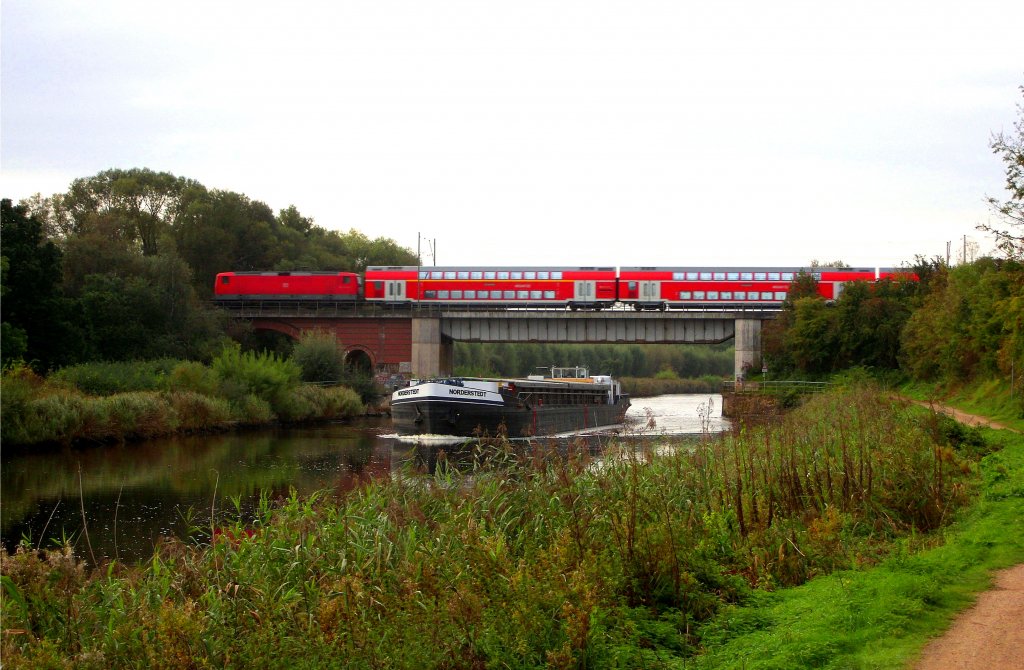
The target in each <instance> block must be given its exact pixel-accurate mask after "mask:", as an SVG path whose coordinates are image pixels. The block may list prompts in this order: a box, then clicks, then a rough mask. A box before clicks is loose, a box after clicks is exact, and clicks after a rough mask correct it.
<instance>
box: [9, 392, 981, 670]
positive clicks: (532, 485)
mask: <svg viewBox="0 0 1024 670" xmlns="http://www.w3.org/2000/svg"><path fill="white" fill-rule="evenodd" d="M941 434H943V432H942V431H941V430H935V428H934V426H932V425H931V424H930V420H928V419H924V420H923V419H921V418H920V416H919V415H917V414H916V413H915V411H914V410H911V409H909V408H908V407H906V406H902V405H895V404H893V403H892V402H890V401H888V400H887V399H886V398H885V396H884V395H883V394H881V393H877V392H874V391H871V390H865V389H858V390H841V391H836V392H832V393H829V394H825V395H822V396H820V397H816V398H813V399H811V400H810V401H808V403H807V404H806V405H804V406H802V407H800V408H798V409H797V410H795V411H794V412H792V413H791V414H790V415H788V416H787V417H785V418H784V419H783V420H782V421H780V422H779V423H778V424H773V425H770V426H762V427H759V428H756V429H751V430H749V431H744V432H741V433H738V434H733V435H729V436H724V437H723V438H721V439H717V438H710V437H709V438H708V439H706V440H704V441H701V442H699V443H698V444H696V445H694V444H692V443H690V444H681V445H679V447H678V448H675V449H664V448H661V447H663V444H662V443H661V442H658V443H657V446H658V448H657V449H655V448H654V446H655V441H654V440H653V439H650V440H647V439H646V438H643V437H642V436H641V444H642V445H643V444H646V445H647V447H643V448H641V449H640V450H639V451H638V450H637V449H636V448H635V447H634V446H629V447H625V446H623V447H616V446H615V445H612V446H611V447H609V449H608V450H607V451H606V452H605V453H604V454H603V455H602V457H601V460H600V461H597V462H595V461H593V460H591V459H590V457H589V456H587V454H588V453H589V452H588V451H587V450H586V449H580V450H579V453H578V454H577V453H575V451H573V450H571V453H570V454H569V455H568V456H565V455H563V456H557V455H554V454H548V453H546V451H545V450H544V449H543V448H542V447H536V450H535V451H533V452H530V453H526V454H523V453H522V451H521V450H518V451H514V450H512V449H511V448H510V447H509V446H508V445H506V444H500V443H499V444H498V445H492V446H490V447H487V448H486V449H487V450H486V451H484V449H485V448H484V447H482V446H481V447H479V449H480V451H479V452H478V455H486V457H487V458H486V460H484V459H477V460H476V461H474V462H475V463H476V465H475V466H474V467H472V469H470V470H469V471H467V472H459V471H457V470H455V469H454V468H451V467H446V466H445V462H444V461H443V460H442V462H441V464H440V465H439V466H438V468H437V470H436V471H435V473H434V474H433V475H431V476H425V477H396V478H393V479H391V480H388V481H382V482H376V483H371V484H368V485H367V486H366V487H364V488H362V489H359V490H357V491H354V492H351V493H349V494H346V495H345V496H344V497H341V498H340V499H339V498H333V497H328V496H326V495H323V496H314V497H312V498H310V499H306V500H300V499H297V498H292V499H290V500H288V501H286V502H284V503H283V504H281V505H279V506H276V507H274V506H271V505H270V504H269V503H268V502H267V501H264V503H263V504H262V505H261V507H260V510H259V512H258V513H257V515H256V519H255V521H253V522H251V523H242V522H241V521H239V522H237V523H235V524H234V525H229V526H227V527H220V528H218V529H215V530H214V532H212V533H211V534H212V535H213V537H214V538H215V539H214V540H213V541H212V542H211V543H209V544H205V545H203V546H198V545H196V546H193V545H186V544H181V543H168V544H166V545H164V546H163V547H161V548H160V549H159V550H158V551H157V553H156V554H155V555H154V557H153V559H152V561H151V562H150V563H149V564H148V565H146V566H143V567H139V568H125V567H122V566H111V567H109V568H107V569H105V570H97V571H95V572H94V573H93V574H88V573H87V572H86V570H85V568H84V567H83V565H82V564H81V563H80V562H78V561H77V560H76V559H75V557H74V556H73V555H72V554H71V550H70V549H69V548H67V547H64V548H57V549H54V550H50V551H45V552H36V551H32V550H30V548H28V547H23V548H22V549H20V550H19V551H18V552H17V553H16V554H15V555H13V556H8V557H5V558H4V560H3V566H2V573H3V575H4V577H3V580H4V588H5V591H6V594H5V595H6V598H5V601H4V627H5V629H7V630H8V632H10V631H16V632H15V633H14V634H6V635H5V636H4V637H3V638H2V644H3V648H2V650H0V651H2V652H3V657H4V659H5V661H7V662H8V663H10V664H11V667H15V666H17V665H25V666H27V667H28V666H31V667H40V666H47V667H76V668H90V667H95V668H100V667H138V666H147V667H148V666H153V667H170V668H176V667H182V668H184V667H206V666H217V667H265V666H267V665H268V662H269V659H273V663H274V664H275V665H290V664H294V665H297V666H302V667H309V666H316V667H350V668H371V667H373V668H376V667H396V668H414V667H415V668H421V667H428V668H429V667H646V666H658V667H660V666H665V667H683V665H684V664H686V665H687V667H689V665H690V664H692V662H693V661H694V660H699V659H700V658H701V657H704V656H706V655H707V653H708V652H709V651H711V650H712V647H713V646H714V645H716V644H717V643H718V642H717V640H721V639H722V637H723V628H722V625H723V624H722V622H721V619H720V618H719V617H720V616H721V615H722V614H723V613H728V612H731V611H733V609H732V608H733V607H734V606H736V605H740V604H744V603H752V602H754V603H756V602H757V600H758V595H757V594H763V593H769V592H771V591H773V590H775V589H782V587H787V586H793V585H799V584H803V583H805V582H807V581H808V580H810V579H811V578H813V577H816V576H818V575H824V574H827V573H829V572H832V571H834V570H837V569H843V570H851V569H858V568H864V567H867V566H872V565H875V564H876V563H877V562H878V561H880V560H882V559H883V558H884V557H886V556H887V555H889V553H890V551H891V550H892V549H893V547H900V548H903V550H906V548H907V547H910V546H912V545H914V546H916V545H920V544H924V545H927V544H928V543H930V542H934V541H936V540H934V539H928V538H934V537H935V536H934V535H929V533H931V532H932V531H934V530H935V529H937V528H940V527H941V526H942V525H943V524H944V523H945V522H946V521H947V520H948V519H950V518H951V516H952V515H953V514H954V512H955V510H957V509H958V508H959V507H961V506H963V505H964V504H965V503H967V502H968V501H969V500H970V499H971V494H972V492H974V491H975V490H976V489H977V487H978V486H979V485H980V482H981V480H980V478H979V476H978V469H977V464H976V461H974V460H971V458H970V457H969V456H968V455H967V454H962V453H960V452H958V451H957V450H956V448H954V447H953V446H950V445H947V444H944V443H942V442H941V441H937V436H941ZM658 439H659V440H660V439H661V438H658ZM972 453H973V452H972ZM990 457H991V456H990ZM908 538H912V539H910V540H908ZM757 616H758V615H756V614H755V615H747V619H745V621H746V624H744V623H743V622H739V623H736V624H735V625H734V626H733V627H732V628H730V629H729V630H730V631H732V632H733V634H735V630H736V629H737V628H743V627H744V626H753V627H757V626H759V625H760V624H759V623H758V620H757ZM819 660H820V659H819ZM791 667H799V665H796V666H791Z"/></svg>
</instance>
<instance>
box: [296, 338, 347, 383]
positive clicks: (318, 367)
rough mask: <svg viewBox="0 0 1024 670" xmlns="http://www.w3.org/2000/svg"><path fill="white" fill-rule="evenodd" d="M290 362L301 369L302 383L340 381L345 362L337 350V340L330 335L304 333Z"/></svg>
mask: <svg viewBox="0 0 1024 670" xmlns="http://www.w3.org/2000/svg"><path fill="white" fill-rule="evenodd" d="M292 360H293V361H295V363H296V364H297V365H298V366H299V368H301V370H302V372H301V375H300V376H301V378H302V381H304V382H333V383H337V382H339V381H340V380H341V378H342V376H343V374H344V372H345V360H344V357H343V355H342V353H341V350H340V349H339V348H338V340H337V338H335V337H334V335H332V334H331V333H328V332H325V331H314V332H310V333H306V334H305V335H303V336H302V339H300V340H299V342H298V344H296V345H295V349H293V350H292Z"/></svg>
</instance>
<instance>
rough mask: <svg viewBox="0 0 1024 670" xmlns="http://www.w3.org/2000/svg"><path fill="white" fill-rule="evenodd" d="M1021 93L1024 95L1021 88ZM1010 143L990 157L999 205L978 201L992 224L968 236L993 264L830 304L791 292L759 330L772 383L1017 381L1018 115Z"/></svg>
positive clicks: (1022, 199)
mask: <svg viewBox="0 0 1024 670" xmlns="http://www.w3.org/2000/svg"><path fill="white" fill-rule="evenodd" d="M1021 92H1022V93H1024V87H1021ZM1018 113H1019V114H1018V119H1017V121H1016V123H1015V124H1014V130H1013V132H1010V133H1002V132H1001V133H999V134H996V135H994V136H993V138H992V141H991V143H990V147H991V149H992V151H993V153H995V154H996V155H998V156H999V157H1000V159H1001V160H1002V162H1003V164H1004V165H1005V166H1006V182H1005V188H1006V192H1007V194H1008V195H1007V196H1006V197H1005V198H996V197H988V198H987V201H988V203H989V205H990V207H991V212H992V219H991V222H990V223H986V224H983V225H979V226H978V228H979V229H980V230H983V231H985V232H987V233H990V234H992V235H993V236H994V237H995V239H996V246H997V250H998V252H999V254H1000V257H999V258H992V257H984V258H981V259H978V260H975V261H972V262H970V263H968V262H966V259H964V260H965V262H964V263H962V264H961V265H958V266H955V267H951V266H950V265H949V264H948V262H947V261H946V260H944V259H942V258H939V257H936V258H932V259H930V260H929V259H926V258H923V257H918V258H917V259H916V262H915V265H914V266H913V271H914V272H916V273H917V275H918V277H919V279H920V281H918V282H907V281H896V282H891V281H883V282H880V283H877V284H870V285H869V284H865V283H853V284H849V285H847V286H846V288H845V290H844V291H843V293H842V294H841V295H840V297H839V298H838V299H837V300H836V301H835V302H834V303H826V302H825V301H824V300H821V299H820V298H818V297H817V296H816V295H815V293H814V287H813V279H811V278H810V277H802V278H801V279H800V281H799V282H797V284H795V285H794V287H793V288H792V290H791V291H790V294H789V299H788V300H787V301H786V303H785V305H784V310H783V313H782V315H781V316H780V318H779V319H777V320H775V321H773V322H772V323H770V324H769V325H768V326H767V327H766V328H765V330H764V333H763V334H764V355H765V360H766V362H767V363H768V365H769V368H770V369H771V370H772V371H773V372H774V373H776V374H780V375H785V374H800V375H807V376H825V375H829V374H832V373H835V372H837V371H839V370H844V369H847V368H850V367H854V366H861V367H865V368H870V369H873V370H876V371H879V372H882V373H892V372H895V373H898V374H902V375H906V376H908V377H910V378H911V379H915V380H921V381H929V382H931V381H940V382H947V383H954V384H959V383H964V382H969V381H972V380H977V379H1009V380H1010V382H1011V384H1013V385H1015V386H1016V388H1020V386H1021V384H1020V382H1019V381H1016V380H1019V379H1020V375H1021V374H1022V372H1024V106H1021V105H1018Z"/></svg>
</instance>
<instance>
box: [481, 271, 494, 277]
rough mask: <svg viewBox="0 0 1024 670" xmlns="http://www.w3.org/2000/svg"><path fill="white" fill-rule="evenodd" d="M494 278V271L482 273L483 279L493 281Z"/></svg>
mask: <svg viewBox="0 0 1024 670" xmlns="http://www.w3.org/2000/svg"><path fill="white" fill-rule="evenodd" d="M494 277H495V274H494V270H488V271H487V272H485V273H484V279H494Z"/></svg>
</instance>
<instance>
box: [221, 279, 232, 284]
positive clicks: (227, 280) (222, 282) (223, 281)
mask: <svg viewBox="0 0 1024 670" xmlns="http://www.w3.org/2000/svg"><path fill="white" fill-rule="evenodd" d="M220 283H221V284H230V283H231V277H221V278H220Z"/></svg>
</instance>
